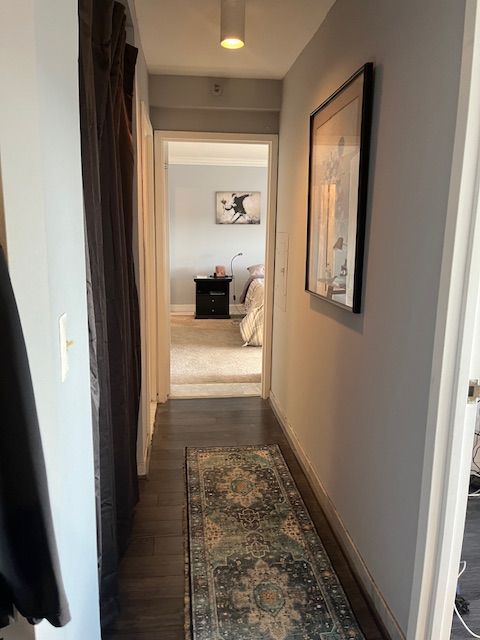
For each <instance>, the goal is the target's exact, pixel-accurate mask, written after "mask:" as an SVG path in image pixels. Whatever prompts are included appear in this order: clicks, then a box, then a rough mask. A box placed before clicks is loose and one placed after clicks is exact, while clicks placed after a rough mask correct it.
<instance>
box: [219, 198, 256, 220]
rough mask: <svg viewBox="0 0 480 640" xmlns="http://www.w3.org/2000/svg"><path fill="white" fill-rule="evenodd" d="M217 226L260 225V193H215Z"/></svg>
mask: <svg viewBox="0 0 480 640" xmlns="http://www.w3.org/2000/svg"><path fill="white" fill-rule="evenodd" d="M215 197H216V207H217V208H216V222H217V224H260V191H217V192H216V194H215Z"/></svg>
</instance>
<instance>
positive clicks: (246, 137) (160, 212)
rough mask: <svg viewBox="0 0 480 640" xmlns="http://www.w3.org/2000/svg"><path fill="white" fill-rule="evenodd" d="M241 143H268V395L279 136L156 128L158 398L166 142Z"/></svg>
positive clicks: (165, 376) (161, 386)
mask: <svg viewBox="0 0 480 640" xmlns="http://www.w3.org/2000/svg"><path fill="white" fill-rule="evenodd" d="M179 140H183V141H188V142H241V143H243V144H259V143H263V144H267V145H268V182H267V192H268V202H267V224H266V238H265V303H264V310H265V321H264V330H263V332H264V333H263V349H262V398H264V399H266V398H268V397H269V395H270V388H271V379H272V333H273V293H274V266H275V264H274V263H275V228H276V216H277V206H276V205H277V163H278V136H277V135H276V134H255V133H201V132H195V131H155V218H156V235H157V283H158V312H157V317H158V338H157V344H158V349H157V353H158V375H157V380H158V399H159V402H166V400H167V399H168V394H169V392H170V258H169V242H170V238H169V221H168V201H167V200H168V191H167V189H168V185H167V175H166V167H167V157H166V149H167V143H168V142H175V141H179Z"/></svg>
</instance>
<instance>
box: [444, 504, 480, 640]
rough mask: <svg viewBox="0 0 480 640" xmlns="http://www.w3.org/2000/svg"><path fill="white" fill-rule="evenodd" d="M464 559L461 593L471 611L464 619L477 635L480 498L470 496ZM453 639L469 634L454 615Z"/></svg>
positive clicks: (479, 632)
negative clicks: (465, 564)
mask: <svg viewBox="0 0 480 640" xmlns="http://www.w3.org/2000/svg"><path fill="white" fill-rule="evenodd" d="M462 560H464V561H465V562H466V563H467V568H466V569H465V572H464V573H463V575H462V576H461V578H460V580H459V583H458V586H459V593H460V595H461V596H463V597H464V598H465V599H466V600H468V601H469V602H470V613H467V614H466V615H464V616H463V619H464V620H465V622H466V623H467V625H468V626H469V627H470V629H471V630H472V631H474V632H475V633H476V634H477V635H480V498H470V499H469V501H468V508H467V519H466V522H465V533H464V537H463V547H462ZM450 637H451V639H452V640H467V639H468V638H470V637H471V636H469V635H468V633H467V632H466V630H465V628H464V627H463V625H462V623H461V622H460V620H459V619H458V618H457V616H456V615H455V614H454V615H453V622H452V633H451V636H450Z"/></svg>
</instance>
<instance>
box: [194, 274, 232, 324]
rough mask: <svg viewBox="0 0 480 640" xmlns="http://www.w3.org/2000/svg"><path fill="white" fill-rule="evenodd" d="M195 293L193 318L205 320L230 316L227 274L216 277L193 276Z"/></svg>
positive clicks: (229, 279) (225, 318) (230, 279)
mask: <svg viewBox="0 0 480 640" xmlns="http://www.w3.org/2000/svg"><path fill="white" fill-rule="evenodd" d="M194 281H195V287H196V293H195V318H196V319H197V320H205V319H207V318H217V319H224V320H227V319H228V318H230V282H231V281H232V278H230V277H229V276H225V277H219V278H216V277H214V276H208V277H203V278H199V277H198V276H197V277H196V278H194Z"/></svg>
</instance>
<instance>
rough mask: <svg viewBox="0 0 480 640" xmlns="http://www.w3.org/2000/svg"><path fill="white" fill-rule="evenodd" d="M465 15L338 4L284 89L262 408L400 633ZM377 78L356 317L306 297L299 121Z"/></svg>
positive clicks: (304, 164) (408, 1)
mask: <svg viewBox="0 0 480 640" xmlns="http://www.w3.org/2000/svg"><path fill="white" fill-rule="evenodd" d="M464 4H465V3H464V2H463V1H460V0H459V1H457V2H451V1H449V0H424V1H423V2H418V1H417V0H404V1H403V2H394V1H393V0H364V1H362V2H358V0H337V2H336V3H335V5H334V6H333V8H332V9H331V11H330V13H329V15H328V16H327V19H326V21H325V22H324V24H323V25H322V26H321V27H320V29H319V30H318V32H317V34H316V35H315V36H314V38H313V39H312V41H311V42H310V43H309V44H308V45H307V47H306V48H305V49H304V51H303V52H302V54H301V55H300V56H299V58H298V59H297V61H296V63H295V64H294V65H293V67H292V68H291V70H290V71H289V73H288V74H287V76H286V78H285V80H284V93H283V107H282V114H281V124H280V160H279V177H278V184H279V192H278V222H277V230H278V231H281V232H287V233H288V234H289V235H290V256H289V272H288V293H287V302H288V306H287V312H286V313H284V312H282V311H280V310H279V309H277V308H275V317H274V343H273V344H274V346H273V382H272V388H273V395H274V400H276V401H277V403H278V405H279V406H280V408H281V410H282V411H283V413H284V414H285V415H286V419H287V421H288V422H289V424H290V425H291V428H292V429H293V431H294V432H295V434H296V436H297V438H298V440H299V442H300V445H301V447H302V448H303V450H304V451H305V452H306V456H307V457H308V458H309V460H310V462H311V464H312V467H313V469H314V472H315V473H316V474H317V476H318V478H319V480H320V482H321V483H322V484H323V487H324V489H325V491H326V493H327V494H328V496H329V498H330V499H331V501H332V502H333V506H334V508H335V509H336V511H337V513H338V515H339V517H340V518H341V520H342V521H343V524H344V525H345V527H346V529H347V531H348V533H349V534H350V536H351V539H352V541H353V544H354V545H355V546H356V548H357V550H358V551H359V553H360V555H361V556H362V558H363V560H364V562H365V564H366V567H367V569H368V571H369V572H370V574H371V576H372V579H373V581H374V582H375V583H376V585H377V587H378V588H379V590H380V591H381V593H382V594H383V596H384V598H385V600H386V602H387V604H388V606H389V607H390V609H391V611H392V613H393V615H394V616H395V617H396V619H397V620H398V623H399V625H400V627H401V628H402V629H403V630H405V629H406V627H407V620H408V613H409V604H410V593H411V586H412V577H413V565H414V558H415V547H416V538H417V522H418V510H419V499H420V489H421V474H422V463H423V450H424V440H425V431H426V416H427V402H428V392H429V382H430V374H431V365H432V349H433V334H434V326H435V311H436V302H437V297H438V286H439V274H440V261H441V256H442V242H443V232H444V225H445V217H446V210H447V196H448V187H449V176H450V166H451V156H452V145H453V135H454V125H455V116H456V106H457V98H458V87H459V69H460V56H461V48H462V35H463V16H464ZM369 60H372V61H373V62H374V63H375V64H376V79H375V86H376V88H375V101H374V116H373V139H372V145H371V176H370V186H369V204H368V225H367V240H366V274H365V287H364V304H363V309H364V311H363V313H362V315H359V316H354V315H351V314H349V313H348V312H345V311H343V310H341V309H337V308H335V307H334V306H332V305H329V304H328V303H327V302H323V301H321V300H316V299H314V298H313V297H311V296H310V295H308V294H307V293H305V292H304V277H305V254H306V219H307V214H306V205H307V183H308V178H307V171H308V124H309V117H308V116H309V113H310V112H311V111H312V110H313V109H314V108H315V107H317V106H318V105H319V104H320V103H321V102H322V101H323V100H325V99H326V98H327V97H328V96H329V95H330V94H331V93H332V92H333V91H334V90H335V89H336V88H337V87H338V86H340V85H341V84H342V83H343V82H344V81H345V80H346V79H347V78H348V77H349V76H350V75H351V74H352V73H353V72H354V71H355V70H357V69H358V68H359V67H360V66H361V65H363V64H364V63H365V62H367V61H369Z"/></svg>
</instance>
